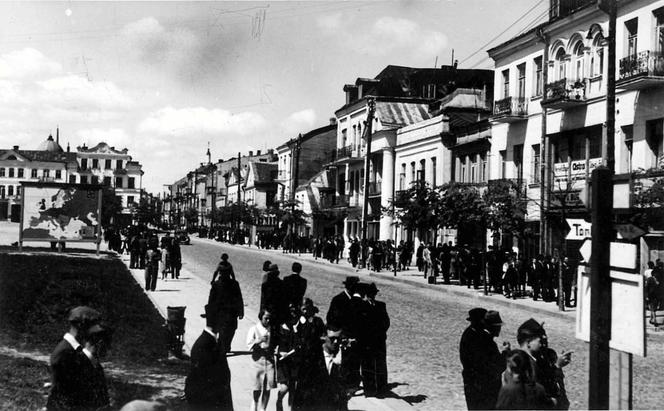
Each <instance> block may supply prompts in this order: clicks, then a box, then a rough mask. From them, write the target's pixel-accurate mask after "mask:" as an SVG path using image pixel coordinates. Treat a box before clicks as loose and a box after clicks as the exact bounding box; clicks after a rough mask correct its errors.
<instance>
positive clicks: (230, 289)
mask: <svg viewBox="0 0 664 411" xmlns="http://www.w3.org/2000/svg"><path fill="white" fill-rule="evenodd" d="M208 306H209V307H210V308H211V310H212V311H213V312H215V313H217V315H218V318H219V319H220V321H221V325H225V326H228V325H231V326H232V325H235V326H236V327H237V319H238V317H244V300H243V299H242V290H240V284H238V282H237V281H235V280H233V279H230V278H223V279H218V280H216V281H215V282H213V283H212V287H211V288H210V295H209V297H208Z"/></svg>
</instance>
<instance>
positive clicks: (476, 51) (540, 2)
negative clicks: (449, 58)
mask: <svg viewBox="0 0 664 411" xmlns="http://www.w3.org/2000/svg"><path fill="white" fill-rule="evenodd" d="M545 1H546V0H540V1H539V2H537V3H536V4H535V5H534V6H532V7H531V8H530V9H528V11H526V12H525V13H524V14H522V15H521V16H520V17H519V18H518V19H516V20H515V21H514V22H513V23H512V24H510V25H509V26H508V27H507V28H506V29H505V30H503V31H501V32H500V33H499V34H497V35H496V36H494V37H493V38H492V39H491V40H489V41H488V42H487V43H485V44H483V45H482V46H480V47H479V48H478V49H477V50H475V51H474V52H473V53H471V54H470V55H469V56H467V57H465V58H464V59H463V60H461V61H460V62H459V64H463V63H465V62H467V61H468V60H470V59H471V58H473V57H474V56H475V55H477V54H478V53H480V52H482V51H484V50H485V49H486V48H487V47H488V46H489V45H491V44H492V43H494V42H495V41H497V40H498V39H499V38H500V37H501V36H502V35H503V34H505V33H507V32H508V31H510V30H511V29H512V28H513V27H514V26H515V25H516V24H518V23H519V22H520V21H521V20H523V19H525V18H526V17H527V16H528V15H529V14H530V13H531V12H532V11H533V10H535V9H536V8H537V7H539V6H540V5H541V4H542V3H544V2H545Z"/></svg>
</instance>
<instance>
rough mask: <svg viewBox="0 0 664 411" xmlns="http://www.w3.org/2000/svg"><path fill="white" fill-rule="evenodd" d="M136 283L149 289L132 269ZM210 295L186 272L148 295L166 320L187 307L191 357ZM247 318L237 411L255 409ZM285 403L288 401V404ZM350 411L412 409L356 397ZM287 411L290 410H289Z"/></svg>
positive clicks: (239, 341)
mask: <svg viewBox="0 0 664 411" xmlns="http://www.w3.org/2000/svg"><path fill="white" fill-rule="evenodd" d="M121 258H122V261H123V262H124V263H125V264H126V265H127V268H128V269H129V256H128V255H122V256H121ZM129 271H130V272H131V274H132V275H133V277H134V279H135V280H136V282H137V283H138V284H140V285H141V287H142V288H144V286H145V279H144V270H139V269H129ZM209 292H210V284H209V283H208V282H206V281H204V280H202V279H201V278H199V277H197V276H195V275H193V274H192V273H191V272H189V271H188V270H186V269H184V268H183V269H182V271H181V273H180V278H179V279H178V280H162V279H161V278H159V279H158V280H157V288H156V290H155V291H153V292H146V295H147V297H148V298H149V299H150V300H151V301H152V302H153V304H154V305H155V307H157V309H158V310H159V312H160V313H161V314H162V316H163V317H164V318H166V307H168V306H186V307H187V308H186V310H185V317H186V319H187V322H186V324H185V335H184V340H185V347H184V349H185V353H186V354H187V355H188V354H189V352H190V349H191V346H192V345H193V344H194V342H195V341H196V339H197V338H198V336H199V335H200V334H201V332H202V331H203V329H204V327H205V319H203V318H201V316H200V314H202V313H203V307H204V305H205V304H206V303H207V298H208V295H209ZM244 314H245V316H244V318H243V319H242V320H241V321H239V322H238V329H237V331H236V333H235V337H234V338H233V343H232V346H231V349H232V351H233V353H235V354H237V355H232V356H229V358H228V365H229V367H230V369H231V389H232V391H233V405H234V408H235V409H236V410H248V409H250V406H251V397H252V390H251V388H250V387H251V386H252V384H253V377H252V376H251V374H250V369H251V367H250V366H251V358H250V356H249V355H248V354H247V348H246V345H245V338H246V335H247V333H248V332H249V328H250V327H251V326H252V325H253V324H254V323H255V322H256V321H257V318H258V313H257V312H256V311H255V310H252V309H250V308H248V307H246V306H245V311H244ZM276 397H277V392H276V390H272V394H271V396H270V403H269V405H268V410H275V409H276V407H275V401H276ZM284 403H286V401H285V400H284ZM348 406H349V409H350V410H366V411H374V410H376V411H378V410H388V411H389V410H395V411H396V410H407V409H412V406H411V405H410V404H409V403H407V402H405V401H403V400H400V399H397V398H385V399H377V398H365V397H364V396H355V397H353V398H351V400H350V402H349V404H348ZM286 408H287V406H286Z"/></svg>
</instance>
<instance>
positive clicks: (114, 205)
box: [101, 186, 122, 227]
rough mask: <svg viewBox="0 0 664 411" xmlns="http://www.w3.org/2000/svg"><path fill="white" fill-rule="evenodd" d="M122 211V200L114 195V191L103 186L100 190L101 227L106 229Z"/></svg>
mask: <svg viewBox="0 0 664 411" xmlns="http://www.w3.org/2000/svg"><path fill="white" fill-rule="evenodd" d="M121 211H122V199H121V198H120V197H119V196H117V195H115V189H114V188H113V187H109V186H103V187H102V190H101V225H102V227H108V226H109V225H110V224H111V220H112V219H113V217H115V216H116V215H117V214H119V213H120V212H121Z"/></svg>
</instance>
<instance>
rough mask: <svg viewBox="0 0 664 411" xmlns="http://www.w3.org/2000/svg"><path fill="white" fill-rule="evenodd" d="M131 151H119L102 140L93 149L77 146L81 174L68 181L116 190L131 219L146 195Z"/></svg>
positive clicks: (137, 165)
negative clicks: (134, 208)
mask: <svg viewBox="0 0 664 411" xmlns="http://www.w3.org/2000/svg"><path fill="white" fill-rule="evenodd" d="M128 151H129V150H127V149H126V148H123V149H122V150H117V149H116V148H115V147H112V146H109V145H108V144H106V143H105V142H103V141H102V142H100V143H99V144H97V145H96V146H94V147H87V146H86V145H85V144H83V145H82V146H79V147H76V160H77V162H78V171H77V172H76V174H70V175H69V177H68V182H69V183H79V184H102V185H106V186H110V187H113V188H114V189H115V195H117V196H118V197H120V199H121V201H122V214H124V215H125V216H130V215H131V213H132V208H133V207H135V206H136V205H138V203H139V201H140V199H141V195H142V193H143V170H142V166H141V164H140V163H139V162H138V161H134V160H132V157H131V156H130V155H129V154H128Z"/></svg>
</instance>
